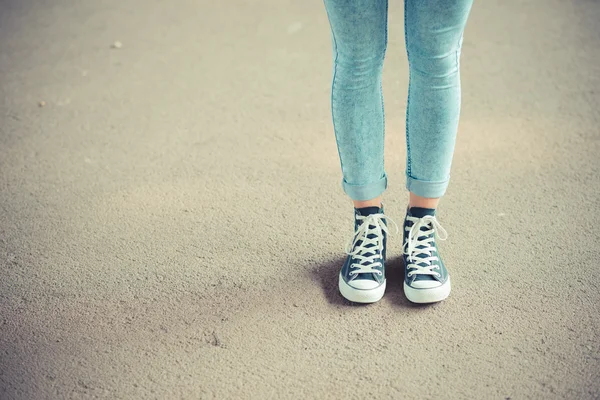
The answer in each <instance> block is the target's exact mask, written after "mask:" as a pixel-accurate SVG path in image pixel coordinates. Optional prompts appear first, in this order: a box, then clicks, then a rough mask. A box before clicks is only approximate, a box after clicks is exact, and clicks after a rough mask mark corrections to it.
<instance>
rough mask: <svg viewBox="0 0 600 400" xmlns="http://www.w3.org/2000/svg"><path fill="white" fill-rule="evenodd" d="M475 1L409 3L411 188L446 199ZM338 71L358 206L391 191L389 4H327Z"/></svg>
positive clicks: (345, 155) (351, 185)
mask: <svg viewBox="0 0 600 400" xmlns="http://www.w3.org/2000/svg"><path fill="white" fill-rule="evenodd" d="M472 1H473V0H405V25H404V26H405V40H406V49H407V53H408V60H409V66H410V78H409V91H408V106H407V112H406V143H407V162H406V179H407V181H406V186H407V188H408V190H409V191H410V192H412V193H414V194H415V195H417V196H421V197H428V198H437V197H441V196H442V195H443V194H444V193H445V191H446V188H447V186H448V181H449V172H450V165H451V163H452V155H453V152H454V143H455V138H456V131H457V127H458V117H459V112H460V75H459V58H460V47H461V44H462V34H463V30H464V27H465V24H466V21H467V17H468V14H469V11H470V9H471V5H472ZM324 2H325V7H326V10H327V15H328V17H329V22H330V26H331V33H332V42H333V57H334V71H333V83H332V94H331V109H332V116H333V125H334V131H335V135H336V143H337V147H338V152H339V157H340V163H341V167H342V175H343V179H342V187H343V189H344V191H345V192H346V193H347V194H348V196H349V197H350V198H351V199H352V200H368V199H373V198H376V197H378V196H379V195H381V194H382V193H383V192H384V191H385V189H386V188H387V174H386V172H385V170H384V157H383V145H384V110H383V96H382V90H381V74H382V69H383V61H384V57H385V51H386V47H387V8H388V4H387V0H324Z"/></svg>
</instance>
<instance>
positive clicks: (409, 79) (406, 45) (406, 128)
mask: <svg viewBox="0 0 600 400" xmlns="http://www.w3.org/2000/svg"><path fill="white" fill-rule="evenodd" d="M407 2H408V0H404V45H405V47H406V58H407V60H408V94H407V96H406V121H405V131H406V132H405V136H406V173H407V174H408V175H409V176H411V175H412V170H411V156H410V133H409V129H408V123H409V109H410V85H411V68H410V54H409V50H408V27H407V25H406V23H407V17H406V9H407V7H406V3H407Z"/></svg>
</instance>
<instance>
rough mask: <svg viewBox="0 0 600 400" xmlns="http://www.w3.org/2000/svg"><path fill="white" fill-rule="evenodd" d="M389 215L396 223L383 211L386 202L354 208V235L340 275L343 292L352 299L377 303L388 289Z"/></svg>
mask: <svg viewBox="0 0 600 400" xmlns="http://www.w3.org/2000/svg"><path fill="white" fill-rule="evenodd" d="M387 219H389V220H390V221H392V223H393V224H394V225H396V223H395V222H394V221H393V220H391V219H390V218H389V217H387V216H386V215H385V214H384V213H383V204H382V205H381V207H376V206H375V207H363V208H355V209H354V235H353V236H352V239H351V240H350V241H349V242H348V244H347V245H346V249H345V250H346V254H348V257H347V258H346V261H345V262H344V265H343V266H342V270H341V271H340V275H339V289H340V293H341V294H342V296H344V297H345V298H346V299H348V300H350V301H353V302H356V303H374V302H376V301H379V300H380V299H381V298H382V297H383V294H384V293H385V284H386V281H385V259H386V241H387V234H388V233H389V232H388V227H387V222H386V220H387ZM396 232H398V225H396Z"/></svg>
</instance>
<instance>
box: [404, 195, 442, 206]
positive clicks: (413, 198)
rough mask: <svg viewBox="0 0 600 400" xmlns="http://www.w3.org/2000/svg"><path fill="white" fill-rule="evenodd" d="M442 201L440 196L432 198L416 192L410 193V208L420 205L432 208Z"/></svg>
mask: <svg viewBox="0 0 600 400" xmlns="http://www.w3.org/2000/svg"><path fill="white" fill-rule="evenodd" d="M439 202H440V198H439V197H438V198H430V197H421V196H417V195H416V194H414V193H412V192H411V193H410V199H409V201H408V208H412V207H420V208H432V209H436V208H437V206H438V204H439Z"/></svg>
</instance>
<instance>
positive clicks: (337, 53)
mask: <svg viewBox="0 0 600 400" xmlns="http://www.w3.org/2000/svg"><path fill="white" fill-rule="evenodd" d="M323 5H324V6H325V12H326V13H327V18H328V19H329V28H330V30H331V38H332V39H333V50H334V51H335V58H334V59H333V78H332V80H331V117H332V118H331V120H332V124H333V134H334V135H335V140H336V147H337V151H338V157H339V160H340V168H341V170H342V179H343V180H345V178H344V162H343V161H342V154H341V152H340V146H339V145H337V143H339V137H338V131H337V127H336V125H335V116H334V115H333V113H334V111H333V102H334V99H333V92H334V90H335V78H336V77H337V65H338V56H339V52H338V46H337V40H336V38H335V32H334V31H333V26H332V25H331V18H330V17H329V10H328V9H327V4H326V3H325V0H323Z"/></svg>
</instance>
